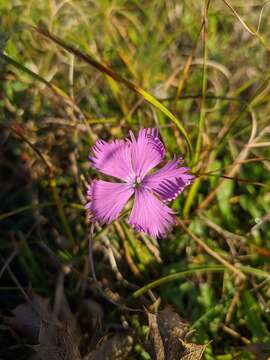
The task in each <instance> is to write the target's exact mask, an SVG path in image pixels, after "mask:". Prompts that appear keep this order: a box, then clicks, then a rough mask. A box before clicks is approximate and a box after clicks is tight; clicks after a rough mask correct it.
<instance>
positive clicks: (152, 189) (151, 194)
mask: <svg viewBox="0 0 270 360" xmlns="http://www.w3.org/2000/svg"><path fill="white" fill-rule="evenodd" d="M92 152H93V156H90V157H89V160H90V163H91V166H92V167H93V168H94V169H96V170H97V171H100V172H102V173H103V174H105V175H110V176H113V177H114V178H117V179H119V180H120V181H121V182H108V181H103V180H93V181H92V183H91V184H90V185H89V187H88V191H87V199H88V203H87V205H86V208H87V211H88V213H89V214H90V216H91V218H92V219H93V220H94V221H99V222H101V223H103V224H104V223H106V224H109V223H111V222H112V221H113V220H116V219H117V218H118V217H119V215H120V213H121V211H122V209H123V208H124V206H125V204H126V203H127V201H128V200H129V199H130V198H131V197H132V196H133V195H134V204H133V208H132V210H131V213H130V216H129V219H128V223H129V224H130V225H131V226H132V227H133V228H134V229H136V230H138V231H143V232H145V233H147V234H149V235H151V236H153V237H155V238H156V237H161V236H163V235H165V234H166V232H167V231H168V230H169V228H170V227H171V226H172V225H173V224H175V215H174V212H173V210H172V209H171V208H169V207H168V206H167V205H166V203H168V202H169V201H171V200H173V199H175V198H176V197H177V196H178V195H179V194H180V193H181V192H182V191H183V190H184V188H185V187H186V186H187V185H189V184H190V183H191V181H192V180H193V179H194V176H193V175H190V174H188V173H187V171H188V170H189V169H188V168H186V167H181V163H182V161H181V159H177V158H176V157H175V156H174V157H173V159H172V160H170V161H168V162H167V164H166V165H165V166H163V167H162V168H160V169H158V170H157V171H156V172H155V173H149V171H150V170H151V169H153V168H154V167H155V166H156V165H158V164H159V163H160V162H161V161H162V160H163V159H164V156H165V147H164V145H163V143H162V142H161V140H160V139H159V135H158V130H157V129H142V130H140V131H139V134H138V139H137V140H136V138H135V136H134V134H133V132H132V131H130V139H124V140H114V141H111V142H106V141H103V140H98V141H97V142H96V144H95V145H94V146H93V148H92Z"/></svg>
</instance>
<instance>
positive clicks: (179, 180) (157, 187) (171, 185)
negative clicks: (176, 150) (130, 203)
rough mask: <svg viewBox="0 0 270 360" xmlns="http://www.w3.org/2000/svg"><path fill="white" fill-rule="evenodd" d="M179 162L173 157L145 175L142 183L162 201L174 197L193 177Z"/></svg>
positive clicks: (179, 160)
mask: <svg viewBox="0 0 270 360" xmlns="http://www.w3.org/2000/svg"><path fill="white" fill-rule="evenodd" d="M181 162H182V161H181V159H177V158H176V157H174V158H173V160H170V161H169V162H168V163H167V164H166V165H165V166H163V167H162V168H161V169H159V170H157V171H156V172H155V173H154V174H151V175H147V176H146V177H145V178H144V180H143V184H142V185H143V186H145V187H146V188H148V189H149V190H150V189H152V190H153V191H154V192H155V193H156V194H157V195H158V196H159V197H160V199H161V200H163V201H171V200H173V199H175V198H176V197H177V196H178V195H179V194H180V193H181V192H182V191H183V190H184V188H185V187H186V186H188V185H189V184H191V182H192V181H193V179H194V175H191V174H188V173H187V171H188V170H189V168H187V167H181V166H180V165H181Z"/></svg>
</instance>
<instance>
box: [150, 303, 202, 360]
mask: <svg viewBox="0 0 270 360" xmlns="http://www.w3.org/2000/svg"><path fill="white" fill-rule="evenodd" d="M148 323H149V329H150V332H149V339H150V344H151V347H150V351H151V352H152V357H153V359H155V360H176V359H177V360H199V359H201V357H202V355H203V352H204V349H205V346H204V345H196V344H192V343H186V342H185V338H186V335H187V333H188V324H187V323H186V322H185V321H184V320H183V319H181V317H180V316H179V315H178V314H177V313H176V312H174V311H173V310H172V308H171V307H167V308H165V309H164V310H163V311H161V312H160V313H158V314H157V315H155V314H151V313H148Z"/></svg>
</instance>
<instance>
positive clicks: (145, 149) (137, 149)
mask: <svg viewBox="0 0 270 360" xmlns="http://www.w3.org/2000/svg"><path fill="white" fill-rule="evenodd" d="M130 137H131V144H132V152H131V156H132V165H133V169H134V171H135V174H136V176H137V178H140V180H142V179H143V177H144V176H145V175H146V174H147V172H148V171H149V170H150V169H152V168H153V167H155V166H156V165H157V164H159V163H160V162H161V160H162V159H163V158H164V155H165V147H164V145H163V143H162V142H161V140H160V139H159V137H158V129H141V130H140V131H139V134H138V139H137V140H136V138H135V136H134V134H133V132H132V131H130Z"/></svg>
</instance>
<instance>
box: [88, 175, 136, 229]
mask: <svg viewBox="0 0 270 360" xmlns="http://www.w3.org/2000/svg"><path fill="white" fill-rule="evenodd" d="M133 193H134V189H133V188H132V187H131V186H130V185H128V184H125V183H112V182H108V181H103V180H94V181H93V182H92V183H91V184H90V185H89V187H88V190H87V199H88V203H87V205H86V209H87V210H88V212H89V214H90V216H91V218H92V219H93V220H94V221H100V222H101V223H106V224H109V223H111V222H112V221H113V220H115V219H117V218H118V217H119V215H120V213H121V211H122V209H123V207H124V206H125V204H126V203H127V201H128V200H129V198H130V197H131V196H132V194H133Z"/></svg>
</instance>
